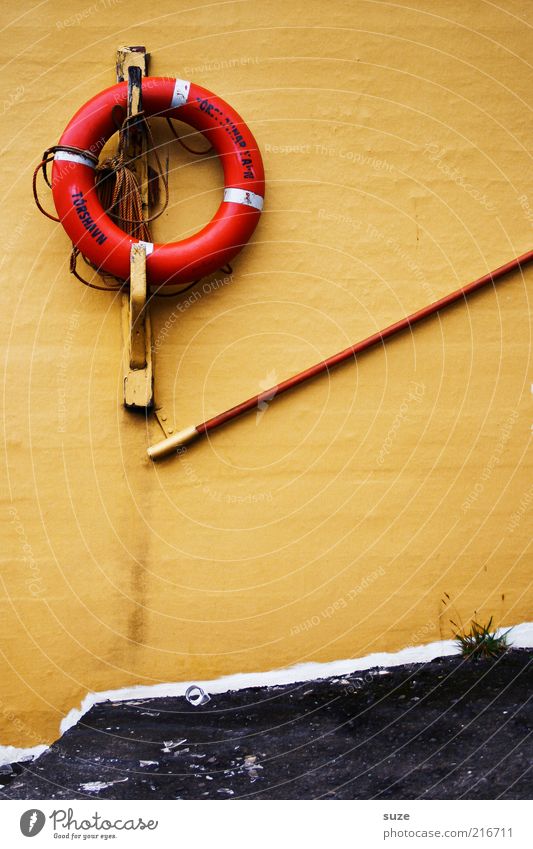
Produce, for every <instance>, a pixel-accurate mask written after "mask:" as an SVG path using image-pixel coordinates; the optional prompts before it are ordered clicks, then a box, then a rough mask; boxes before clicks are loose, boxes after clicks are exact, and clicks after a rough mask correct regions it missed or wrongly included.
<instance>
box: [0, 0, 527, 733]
mask: <svg viewBox="0 0 533 849" xmlns="http://www.w3.org/2000/svg"><path fill="white" fill-rule="evenodd" d="M4 16H5V17H6V18H7V23H6V27H5V29H4V31H3V47H2V58H3V60H4V62H5V68H4V76H3V84H2V86H3V88H2V94H3V98H4V107H3V109H4V116H3V120H2V136H3V142H2V144H3V146H4V151H3V157H2V178H1V179H2V198H3V202H2V208H3V210H4V213H6V214H5V217H4V224H3V245H2V247H3V250H2V260H3V265H2V287H1V297H2V325H1V329H2V345H3V352H4V354H5V380H4V383H3V386H4V396H3V398H4V418H3V424H4V434H5V436H4V449H5V450H4V452H3V456H2V461H3V463H4V465H5V475H4V481H5V483H6V486H5V488H4V490H3V495H2V512H3V518H4V528H5V531H4V537H3V545H2V549H1V574H2V583H1V585H0V592H1V597H0V611H1V620H0V650H1V652H2V674H1V688H2V690H1V696H0V698H1V703H0V741H1V742H2V743H13V744H17V745H21V746H28V745H32V744H34V743H37V742H41V741H43V740H52V739H53V738H54V737H56V736H57V730H58V725H59V721H60V719H61V717H62V716H63V715H64V714H65V713H66V712H67V711H68V710H69V709H70V708H71V707H73V706H75V705H77V704H78V703H79V701H80V699H81V698H82V697H83V696H84V694H85V693H86V692H87V691H90V690H102V689H107V688H116V687H121V686H126V685H131V684H135V683H143V684H150V683H156V682H161V681H168V680H188V679H195V678H196V679H202V678H204V679H205V678H209V677H216V676H219V675H223V674H226V673H230V672H236V671H251V670H266V669H271V668H275V667H281V666H286V665H290V664H295V663H300V662H304V661H309V660H316V661H327V660H333V659H336V658H344V657H357V656H363V655H366V654H368V653H370V652H373V651H381V650H384V651H393V650H397V649H400V648H402V647H404V646H406V645H410V644H417V643H423V642H430V641H433V640H436V639H440V638H441V637H448V636H449V627H448V622H447V618H448V617H447V615H446V614H444V615H443V610H442V603H441V599H442V597H443V594H444V593H445V592H447V593H449V594H450V596H451V598H452V600H453V603H454V605H455V611H458V612H459V614H460V615H461V617H462V618H463V619H464V620H465V621H468V619H469V617H470V616H471V615H472V613H473V611H474V610H477V611H478V612H479V615H480V616H481V617H482V618H487V617H488V616H489V615H490V614H494V616H495V618H496V622H497V624H501V625H504V624H505V625H512V624H513V623H519V622H522V621H525V620H528V619H531V618H532V617H531V596H530V595H528V579H529V574H528V565H529V562H530V554H529V553H528V543H529V538H530V533H529V532H528V531H529V527H530V520H531V509H530V507H529V505H530V503H531V501H532V500H533V491H532V489H531V455H530V454H528V452H529V448H530V439H531V422H532V420H533V409H532V396H531V391H530V384H531V381H532V374H531V370H530V338H531V324H530V312H529V298H530V297H531V292H532V289H531V285H532V283H533V269H527V270H526V271H524V274H523V276H521V275H520V274H515V275H514V276H513V277H512V278H510V279H509V280H508V281H507V282H505V283H504V284H502V285H501V286H499V287H498V289H497V291H495V292H492V291H487V292H485V293H484V294H480V295H479V296H477V297H474V298H472V299H471V300H470V301H469V303H468V306H467V307H464V306H459V307H457V308H455V309H453V310H452V311H451V312H447V313H446V314H443V315H442V316H441V317H440V318H437V319H436V320H433V321H431V322H429V323H427V324H426V325H425V326H423V327H420V328H418V329H417V330H416V331H415V332H414V334H413V335H409V334H407V335H405V336H404V337H403V338H401V339H396V340H394V341H392V342H391V343H390V344H388V345H387V348H386V350H383V351H379V350H378V351H374V352H373V353H371V354H369V355H367V356H365V357H364V358H362V359H361V360H360V362H359V364H358V365H357V366H353V365H351V366H348V367H345V368H343V369H342V370H340V371H338V372H337V373H336V374H335V376H334V377H332V378H331V379H329V380H328V379H325V380H322V381H320V382H317V383H315V384H314V385H312V386H308V387H307V388H306V389H302V390H301V391H299V392H298V393H296V394H294V395H292V396H290V397H286V398H285V399H283V400H279V401H278V402H277V403H274V404H273V405H272V406H271V407H270V408H269V409H267V410H266V412H264V413H263V415H261V416H259V417H256V416H254V415H252V416H250V417H248V418H247V419H246V420H243V421H241V422H239V423H237V424H235V425H234V426H232V427H229V428H227V429H225V430H223V431H220V432H219V433H218V434H217V435H216V436H215V437H214V438H213V440H212V441H211V442H204V443H201V444H198V445H197V446H195V447H194V448H192V449H191V450H190V451H189V452H188V453H187V454H186V455H185V456H184V457H183V458H182V459H180V460H178V459H174V460H171V461H170V462H166V463H164V464H160V465H157V466H154V465H152V464H151V463H150V462H149V461H148V460H147V459H146V457H145V449H146V446H147V445H148V444H149V443H151V442H153V441H155V440H156V439H158V438H159V437H160V432H159V431H158V426H157V424H155V423H154V422H153V421H152V420H150V421H146V420H145V419H144V418H143V417H142V416H140V417H136V416H133V415H132V414H131V413H128V412H126V411H125V410H124V409H123V408H122V407H121V345H122V340H121V327H120V305H119V301H118V300H117V299H116V298H115V297H114V296H113V295H108V294H103V293H98V292H94V291H92V290H89V289H86V288H84V287H83V286H81V284H79V283H77V282H76V281H75V280H74V279H73V278H71V277H70V275H69V273H68V263H67V257H68V242H67V237H66V235H65V233H64V232H63V230H62V229H61V227H60V226H59V225H54V224H52V223H51V222H50V221H48V220H46V219H44V218H42V217H41V216H40V215H39V214H38V212H37V211H36V210H35V208H34V207H33V204H32V200H31V189H30V178H31V171H32V169H33V167H34V165H35V163H36V162H37V161H38V159H39V155H40V153H41V152H42V150H44V149H45V148H46V147H47V146H48V145H50V144H53V143H55V142H56V141H57V140H58V138H59V135H60V133H61V131H62V130H63V128H64V126H65V125H66V123H67V121H68V120H69V118H70V117H71V115H72V114H73V113H74V111H75V110H76V109H77V108H78V107H79V106H80V105H81V104H82V103H83V102H84V101H85V100H86V99H88V98H89V96H91V95H93V94H94V93H96V92H98V91H100V90H101V89H102V88H104V87H106V86H107V85H109V84H111V83H112V82H113V81H114V76H113V63H114V53H115V49H116V47H117V46H118V45H119V44H146V45H147V46H148V48H149V49H150V51H151V53H152V65H151V71H152V73H153V74H154V75H176V76H181V77H184V78H190V79H193V80H194V81H196V82H198V83H200V84H202V85H204V86H205V87H207V88H209V89H212V90H214V91H216V92H217V93H219V94H220V95H222V96H223V97H224V98H226V99H227V100H228V101H229V102H230V103H231V104H232V105H233V106H234V107H235V108H236V109H237V110H238V111H239V112H240V113H241V114H242V115H243V117H244V118H245V120H247V121H248V122H249V124H250V126H251V128H252V130H253V132H254V134H255V135H256V137H257V139H258V140H259V143H260V147H261V149H262V151H263V155H264V160H265V167H266V171H267V180H268V184H267V185H268V194H267V202H266V210H265V213H264V215H263V218H262V220H261V223H260V226H259V227H258V229H257V231H256V234H255V236H254V239H253V242H252V244H251V245H250V246H249V247H248V248H247V250H245V252H244V253H243V254H242V255H241V256H240V257H239V258H238V260H237V261H236V262H235V264H234V273H233V276H232V277H231V278H230V279H229V280H224V275H223V274H220V275H218V277H217V280H218V281H219V285H218V287H216V288H214V289H213V291H212V292H211V293H210V294H202V297H200V298H198V299H197V300H196V301H195V302H194V303H192V304H189V302H184V304H183V306H182V309H181V310H179V309H178V306H177V304H178V302H173V301H172V300H162V301H160V302H158V303H157V305H156V307H155V309H154V311H153V320H154V338H155V340H156V349H157V351H156V353H157V362H156V368H157V390H158V398H159V401H160V402H161V403H163V404H164V405H165V406H166V407H167V408H168V411H169V415H170V416H171V417H172V418H173V419H174V420H175V422H176V423H177V425H178V426H180V427H183V426H186V425H188V424H191V423H193V422H197V421H201V420H202V419H204V418H205V417H206V416H208V415H210V414H212V413H215V412H217V411H218V410H220V409H223V408H225V407H227V406H229V405H231V404H233V403H236V402H238V401H240V400H242V399H243V398H245V397H247V396H248V395H250V394H253V393H255V392H256V391H259V390H260V389H262V388H265V387H266V386H268V385H269V384H271V383H274V382H276V381H277V380H280V379H282V378H283V377H285V376H288V375H289V374H292V373H293V372H295V371H297V370H299V369H301V368H303V367H305V366H307V365H309V364H311V363H313V362H314V361H316V360H317V359H319V358H321V357H324V356H326V355H328V354H330V353H333V352H334V351H336V350H338V349H340V348H342V347H345V346H346V345H348V344H350V343H351V342H353V341H355V340H357V339H359V338H362V337H364V336H366V335H368V334H369V333H371V332H373V331H375V330H377V329H378V328H381V327H383V326H384V325H386V324H388V323H390V322H391V321H393V320H395V319H396V318H399V317H401V316H403V315H405V314H406V313H408V312H411V311H413V310H414V309H416V308H418V307H420V306H422V305H424V304H426V303H427V302H429V301H431V300H434V299H436V298H437V297H440V296H442V295H443V294H445V293H446V292H448V291H449V290H451V289H453V288H456V287H457V286H459V285H460V284H462V283H464V282H467V281H469V280H470V279H473V278H474V277H477V276H478V275H480V274H482V273H484V272H486V271H487V270H489V269H491V268H494V267H496V266H498V265H500V264H502V263H503V262H505V261H507V260H508V259H510V258H511V257H513V256H515V255H517V254H519V253H522V252H524V251H525V250H527V249H529V248H530V247H531V241H532V239H531V234H532V223H533V171H532V169H531V161H530V155H529V153H528V147H529V148H530V145H531V136H530V108H531V93H532V90H533V88H532V78H531V69H530V65H529V64H528V62H529V59H530V53H531V50H530V47H531V42H530V36H529V31H528V28H527V26H526V23H527V22H528V19H529V24H531V5H530V4H528V3H527V2H519V0H502V2H500V3H498V4H489V3H485V2H482V0H472V2H468V3H464V2H459V0H439V1H438V2H434V0H409V2H400V3H387V2H372V0H369V1H368V2H364V1H363V0H361V2H349V1H348V0H345V2H341V1H340V0H335V1H334V2H328V3H326V2H324V0H305V2H303V0H283V2H282V1H281V0H266V2H246V0H228V2H213V3H209V4H203V3H198V4H196V3H187V2H184V0H158V2H157V3H156V4H155V8H154V4H149V3H146V2H140V0H132V2H128V3H126V2H120V0H115V2H113V0H96V2H94V3H93V4H92V5H91V0H81V2H76V3H72V2H70V0H49V2H43V3H31V2H15V3H14V4H12V5H11V6H8V7H6V8H5V9H4ZM171 157H172V158H171V164H172V167H173V172H172V199H171V204H170V206H169V210H168V212H167V213H166V214H165V216H164V217H163V219H161V220H159V221H158V222H157V224H156V226H155V228H154V237H155V239H156V241H165V240H174V239H179V238H182V237H183V235H184V233H186V232H188V231H191V230H195V229H198V228H199V227H200V226H201V225H202V224H203V223H204V222H205V221H207V220H208V219H209V218H210V216H211V214H212V212H213V211H214V210H215V209H216V207H217V204H218V202H219V199H220V193H221V172H220V169H219V167H218V164H217V163H209V162H200V163H199V162H197V161H196V160H194V161H193V160H192V158H191V157H189V156H188V155H187V154H186V153H185V152H184V151H183V150H181V149H176V145H173V146H172V151H171ZM200 292H201V289H200ZM173 310H174V311H175V315H174V318H175V319H176V320H175V321H174V320H173V323H171V326H170V329H169V325H167V326H166V329H165V322H166V321H167V320H168V318H169V315H171V313H172V311H173ZM176 316H177V317H176ZM528 510H529V512H528ZM513 517H514V518H513Z"/></svg>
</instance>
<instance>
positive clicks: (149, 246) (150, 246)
mask: <svg viewBox="0 0 533 849" xmlns="http://www.w3.org/2000/svg"><path fill="white" fill-rule="evenodd" d="M133 244H135V242H134V243H133ZM138 244H139V245H144V250H145V252H146V256H149V255H150V254H151V253H153V252H154V243H153V242H143V241H142V239H139V242H138Z"/></svg>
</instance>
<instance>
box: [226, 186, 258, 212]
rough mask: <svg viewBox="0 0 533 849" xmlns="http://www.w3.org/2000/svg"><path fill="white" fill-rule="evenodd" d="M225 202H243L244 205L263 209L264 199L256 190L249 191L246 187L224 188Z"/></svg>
mask: <svg viewBox="0 0 533 849" xmlns="http://www.w3.org/2000/svg"><path fill="white" fill-rule="evenodd" d="M224 203H242V204H243V206H253V207H255V209H258V210H259V211H261V210H262V209H263V203H264V199H263V198H262V197H261V195H256V194H255V192H247V191H245V190H244V189H224Z"/></svg>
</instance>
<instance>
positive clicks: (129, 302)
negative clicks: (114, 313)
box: [116, 47, 154, 409]
mask: <svg viewBox="0 0 533 849" xmlns="http://www.w3.org/2000/svg"><path fill="white" fill-rule="evenodd" d="M147 70H148V54H147V53H146V48H144V47H119V49H118V50H117V57H116V71H117V82H124V81H126V80H127V82H128V118H129V117H132V116H135V115H137V114H138V113H139V112H141V111H142V77H143V76H145V75H146V73H147ZM128 156H129V158H130V160H131V161H132V162H133V165H134V168H135V172H136V175H137V179H138V181H139V185H140V186H141V194H142V201H143V212H144V214H145V215H148V214H149V205H148V155H147V148H146V138H145V135H144V133H140V132H136V131H135V126H134V122H133V124H132V129H131V132H130V133H129V134H128ZM146 299H147V287H146V248H145V246H144V245H143V244H138V245H137V244H136V245H132V250H131V259H130V291H129V293H124V294H123V295H122V327H123V338H124V358H123V377H124V405H125V406H126V407H134V408H141V409H147V408H149V407H152V405H153V402H154V389H153V367H152V332H151V324H150V314H149V307H148V304H147V300H146Z"/></svg>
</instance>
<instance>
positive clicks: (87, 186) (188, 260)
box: [52, 77, 265, 286]
mask: <svg viewBox="0 0 533 849" xmlns="http://www.w3.org/2000/svg"><path fill="white" fill-rule="evenodd" d="M127 92H128V86H127V83H118V84H117V85H114V86H111V88H108V89H106V90H105V91H102V92H101V93H100V94H97V95H96V97H93V98H92V99H91V100H89V101H88V102H87V103H86V104H85V106H82V107H81V109H80V110H79V111H78V112H77V113H76V114H75V115H74V117H73V118H72V120H71V121H70V123H69V124H68V126H67V128H66V130H65V132H64V133H63V135H62V136H61V139H60V142H59V145H58V147H74V148H78V149H80V151H81V150H85V151H87V152H89V153H91V154H92V158H89V157H87V156H83V154H82V153H81V152H80V153H76V152H72V151H67V150H57V151H56V153H55V157H54V165H53V172H52V190H53V197H54V203H55V207H56V210H57V214H58V216H59V219H60V221H61V223H62V225H63V227H64V228H65V230H66V232H67V233H68V235H69V237H70V239H71V241H72V242H73V244H74V245H76V247H78V248H79V249H80V251H81V252H82V254H83V255H84V256H86V257H87V258H88V259H89V260H90V261H91V262H92V263H93V264H94V265H95V266H97V267H98V268H99V269H102V270H103V271H105V272H108V273H109V274H113V275H115V276H116V277H120V278H122V279H124V280H126V279H127V278H128V277H129V274H130V250H131V245H132V244H135V243H136V242H137V241H138V240H137V239H134V238H132V237H131V236H129V235H128V234H127V233H125V232H124V231H123V230H121V229H120V228H119V227H117V225H116V224H115V223H114V222H113V221H112V220H111V219H110V218H109V216H108V215H106V213H105V212H104V210H103V208H102V205H101V203H100V201H99V200H98V196H97V193H96V189H95V172H94V169H95V157H96V156H97V155H98V153H99V151H100V150H101V149H102V147H103V145H104V144H105V142H106V141H107V140H108V139H109V138H110V137H111V135H112V134H113V133H114V132H115V131H116V127H115V125H114V121H113V115H112V110H113V108H114V107H115V106H122V107H123V108H124V109H126V100H127ZM142 95H143V109H144V112H145V115H146V116H147V117H150V116H152V117H156V116H161V117H165V118H166V117H169V118H178V119H179V120H180V121H184V122H186V123H187V124H190V125H191V126H192V127H194V128H195V129H197V130H199V131H201V132H202V133H204V134H205V136H206V138H207V139H208V140H209V142H210V143H211V144H212V146H213V148H214V149H215V150H216V152H217V153H218V155H219V156H220V157H221V160H222V167H223V170H224V197H223V200H222V203H221V204H220V206H219V208H218V210H217V212H216V214H215V216H214V217H213V219H212V220H211V221H210V222H209V224H207V225H206V226H205V227H204V228H203V229H202V230H200V231H199V232H198V233H196V234H195V235H194V236H191V237H190V238H187V239H183V241H181V242H172V243H170V244H167V245H162V244H153V245H152V244H151V243H147V250H146V253H147V275H148V280H149V282H150V283H151V284H152V285H156V286H161V285H165V284H173V285H175V284H177V283H189V282H191V281H192V280H197V279H199V278H200V277H205V276H207V275H208V274H212V273H213V272H214V271H216V270H217V269H219V268H220V267H221V266H223V265H225V264H226V263H228V262H230V261H231V260H232V259H233V257H234V256H235V255H236V254H237V253H238V252H239V250H240V249H241V248H242V247H243V246H244V245H245V244H246V242H247V241H248V240H249V238H250V236H251V235H252V233H253V231H254V230H255V228H256V226H257V223H258V221H259V217H260V215H261V210H262V208H263V197H264V191H265V176H264V170H263V162H262V159H261V154H260V153H259V150H258V148H257V142H256V141H255V139H254V137H253V135H252V133H251V132H250V130H249V129H248V127H247V126H246V124H245V123H244V121H243V120H242V118H241V117H240V116H239V115H238V114H237V113H236V112H235V111H234V110H233V109H232V108H231V106H228V104H227V103H225V102H224V101H223V100H222V99H221V98H220V97H217V96H216V95H215V94H212V93H211V92H210V91H207V90H206V89H204V88H201V87H200V86H197V85H195V84H194V83H190V82H187V81H186V80H178V79H169V78H167V77H145V78H144V79H143V81H142Z"/></svg>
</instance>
